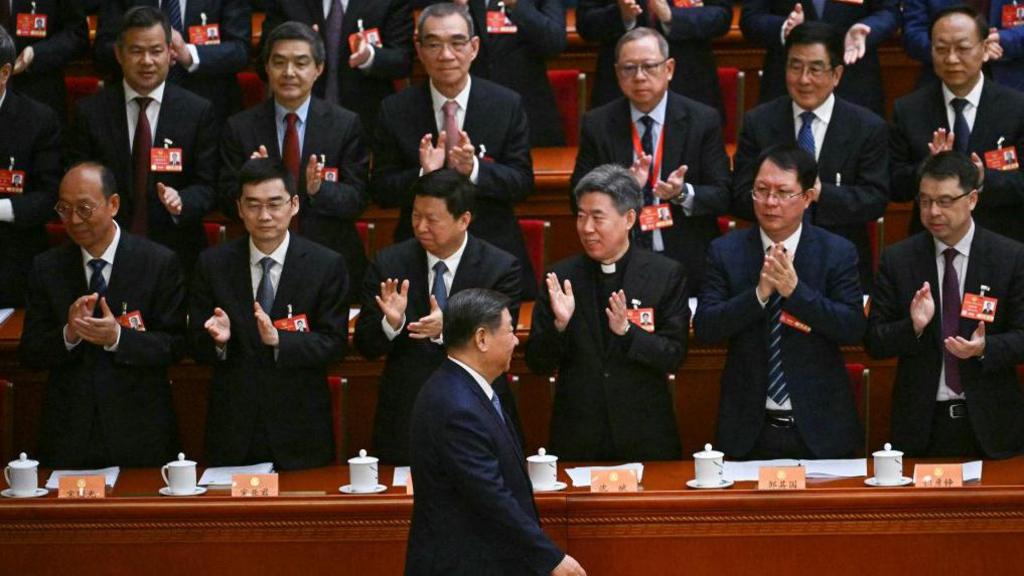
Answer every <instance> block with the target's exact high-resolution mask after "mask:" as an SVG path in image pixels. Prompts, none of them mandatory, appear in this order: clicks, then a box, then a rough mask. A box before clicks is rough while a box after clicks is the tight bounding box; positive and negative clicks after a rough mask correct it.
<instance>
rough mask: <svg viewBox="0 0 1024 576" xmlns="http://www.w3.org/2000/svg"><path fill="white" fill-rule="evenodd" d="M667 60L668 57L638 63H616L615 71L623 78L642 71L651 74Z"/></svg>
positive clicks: (633, 75)
mask: <svg viewBox="0 0 1024 576" xmlns="http://www.w3.org/2000/svg"><path fill="white" fill-rule="evenodd" d="M665 62H668V58H665V59H664V60H662V61H661V62H641V63H639V64H616V65H615V72H616V73H617V74H618V75H619V76H622V77H623V78H633V77H635V76H636V73H637V72H643V73H644V76H651V75H652V74H654V73H656V72H657V71H658V70H661V67H662V66H664V65H665Z"/></svg>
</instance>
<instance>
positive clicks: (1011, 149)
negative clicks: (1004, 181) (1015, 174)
mask: <svg viewBox="0 0 1024 576" xmlns="http://www.w3.org/2000/svg"><path fill="white" fill-rule="evenodd" d="M985 167H986V168H988V169H990V170H1001V171H1006V170H1016V169H1017V168H1019V164H1018V162H1017V148H1016V147H1015V146H1006V147H1004V148H996V149H995V150H989V151H988V152H985Z"/></svg>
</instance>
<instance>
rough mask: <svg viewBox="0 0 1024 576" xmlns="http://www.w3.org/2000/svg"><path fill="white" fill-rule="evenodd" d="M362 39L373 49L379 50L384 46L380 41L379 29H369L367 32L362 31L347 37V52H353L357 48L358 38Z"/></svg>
mask: <svg viewBox="0 0 1024 576" xmlns="http://www.w3.org/2000/svg"><path fill="white" fill-rule="evenodd" d="M360 37H362V38H363V41H364V42H366V43H367V44H369V45H370V46H373V47H374V48H380V47H382V46H384V42H383V41H381V39H380V28H370V29H369V30H362V31H360V32H353V33H352V34H349V35H348V50H349V52H353V53H354V52H355V51H356V47H357V46H359V38H360Z"/></svg>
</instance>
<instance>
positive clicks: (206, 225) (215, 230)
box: [203, 222, 227, 246]
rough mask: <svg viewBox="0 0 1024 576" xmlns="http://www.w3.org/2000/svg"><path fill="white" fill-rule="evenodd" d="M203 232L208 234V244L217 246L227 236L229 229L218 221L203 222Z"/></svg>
mask: <svg viewBox="0 0 1024 576" xmlns="http://www.w3.org/2000/svg"><path fill="white" fill-rule="evenodd" d="M203 232H204V233H205V234H206V245H207V246H216V245H217V244H220V243H221V242H223V241H224V240H225V239H226V238H227V229H225V228H224V225H223V224H218V223H217V222H203Z"/></svg>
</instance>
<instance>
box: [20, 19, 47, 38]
mask: <svg viewBox="0 0 1024 576" xmlns="http://www.w3.org/2000/svg"><path fill="white" fill-rule="evenodd" d="M46 23H47V18H46V14H18V21H17V28H16V34H17V35H18V36H19V37H21V38H46Z"/></svg>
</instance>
